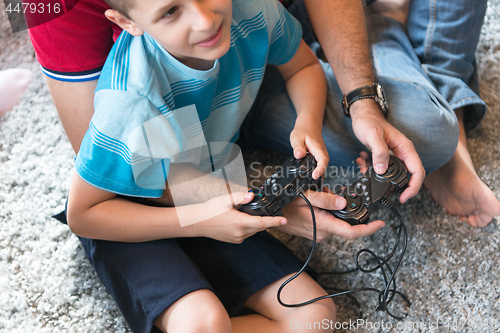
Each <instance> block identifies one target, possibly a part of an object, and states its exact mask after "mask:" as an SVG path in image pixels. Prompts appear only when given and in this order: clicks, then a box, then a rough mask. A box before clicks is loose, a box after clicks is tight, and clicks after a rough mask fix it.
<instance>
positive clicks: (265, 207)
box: [239, 153, 321, 216]
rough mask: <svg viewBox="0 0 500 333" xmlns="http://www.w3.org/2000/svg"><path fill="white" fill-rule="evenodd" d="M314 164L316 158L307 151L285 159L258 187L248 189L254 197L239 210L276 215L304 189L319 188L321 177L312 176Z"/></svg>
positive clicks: (253, 213)
mask: <svg viewBox="0 0 500 333" xmlns="http://www.w3.org/2000/svg"><path fill="white" fill-rule="evenodd" d="M316 165H317V163H316V159H315V158H314V157H313V156H312V155H311V154H309V153H308V154H307V155H306V156H305V157H303V158H300V159H296V158H294V157H291V158H289V159H287V160H286V161H285V163H283V165H282V166H281V167H280V168H279V169H278V171H277V172H276V173H274V174H273V175H272V176H271V177H269V178H268V179H267V180H266V181H265V182H264V183H263V184H262V185H261V186H260V187H257V188H254V189H252V190H250V191H252V192H253V193H254V198H253V199H252V201H250V202H249V203H247V204H243V205H241V207H240V209H239V210H240V211H242V212H244V213H247V214H250V215H259V216H275V215H277V214H278V213H279V212H281V210H282V209H283V208H284V207H285V206H286V205H288V204H289V203H290V202H292V201H293V200H294V199H295V198H296V197H298V196H299V194H300V193H301V192H302V191H304V190H305V189H307V188H311V189H313V190H318V189H319V187H320V184H321V178H318V179H313V178H312V173H313V170H314V169H315V168H316Z"/></svg>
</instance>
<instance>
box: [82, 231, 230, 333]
mask: <svg viewBox="0 0 500 333" xmlns="http://www.w3.org/2000/svg"><path fill="white" fill-rule="evenodd" d="M80 240H81V242H82V245H83V247H84V249H85V252H86V254H87V257H88V258H89V259H90V261H91V263H92V266H93V267H94V269H95V270H96V272H97V274H98V275H99V278H100V279H101V281H102V282H103V284H104V286H105V287H106V289H107V290H108V292H109V293H110V294H111V296H112V297H113V299H114V300H115V302H116V304H117V305H118V307H119V308H120V311H121V312H122V314H123V316H124V317H125V319H126V320H127V323H128V324H129V326H130V328H131V329H132V331H133V332H146V333H149V332H158V328H157V327H155V326H154V325H155V323H158V324H159V326H161V327H162V328H163V329H165V328H166V327H168V326H167V324H169V325H171V327H172V328H171V330H169V333H172V332H176V330H174V328H177V327H179V326H181V327H182V326H183V327H190V328H193V329H194V328H196V329H201V331H203V332H230V329H229V330H227V328H228V327H229V328H230V322H229V317H228V315H227V312H226V311H225V309H224V307H223V306H222V305H221V304H220V302H219V301H218V299H217V297H216V296H215V294H214V291H213V288H212V286H211V285H210V283H208V282H207V281H206V279H205V278H204V277H203V275H202V274H201V272H200V271H199V269H198V268H197V267H196V265H194V264H193V263H192V261H191V259H190V258H189V257H188V256H187V255H186V254H185V253H184V251H183V250H182V248H181V247H180V246H179V244H178V243H177V242H176V240H175V239H165V240H158V241H153V242H144V243H122V242H109V241H99V240H92V239H86V238H80ZM193 300H195V301H196V302H194V303H195V304H196V306H193ZM204 302H206V303H204ZM186 304H187V305H188V306H186ZM168 311H170V312H171V313H172V312H175V316H171V317H169V316H167V315H166V314H168V313H169V312H168ZM181 311H185V313H183V315H182V316H181V315H180V312H181ZM186 316H189V317H191V318H198V320H188V321H184V319H185V318H186ZM158 318H160V319H158ZM215 323H217V324H219V325H221V327H220V330H219V329H218V327H215V326H212V325H213V324H215ZM181 331H184V330H181Z"/></svg>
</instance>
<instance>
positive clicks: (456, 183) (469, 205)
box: [424, 117, 500, 227]
mask: <svg viewBox="0 0 500 333" xmlns="http://www.w3.org/2000/svg"><path fill="white" fill-rule="evenodd" d="M459 119H460V117H459ZM462 125H463V124H462V122H461V126H460V140H459V142H458V146H457V150H456V151H455V154H454V155H453V157H452V158H451V160H450V161H448V163H446V164H445V165H444V166H442V167H441V168H439V169H438V170H436V171H434V172H432V173H430V174H429V175H428V176H427V177H425V180H424V186H425V188H427V189H428V190H429V191H430V192H431V196H432V198H433V199H434V200H435V201H436V202H437V203H439V204H440V205H442V206H443V207H444V208H445V209H446V211H447V212H448V213H450V214H453V215H459V216H460V219H461V220H462V221H465V220H467V222H468V223H469V224H470V225H471V226H472V227H485V226H487V225H488V223H490V222H491V220H492V218H493V217H494V216H500V202H499V201H498V199H497V198H496V196H495V193H493V191H491V190H490V188H489V187H488V186H487V185H486V184H485V183H483V181H482V180H481V179H480V178H479V176H478V175H477V173H476V171H475V169H474V165H473V163H472V159H471V157H470V154H469V151H468V149H467V143H466V138H465V132H464V131H463V126H462Z"/></svg>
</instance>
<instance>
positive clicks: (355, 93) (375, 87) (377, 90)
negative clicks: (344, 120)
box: [342, 83, 387, 117]
mask: <svg viewBox="0 0 500 333" xmlns="http://www.w3.org/2000/svg"><path fill="white" fill-rule="evenodd" d="M365 98H373V99H374V100H375V102H377V104H378V105H379V107H380V110H382V113H383V114H384V116H385V115H386V114H387V100H386V98H385V93H384V88H382V85H381V84H380V83H374V84H372V85H371V86H365V87H361V88H357V89H354V90H352V91H350V92H349V93H347V94H345V95H344V98H343V99H342V110H343V111H344V115H345V116H346V117H351V112H350V106H351V104H352V103H354V102H356V101H359V100H360V99H365Z"/></svg>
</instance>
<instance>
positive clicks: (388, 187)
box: [330, 156, 408, 225]
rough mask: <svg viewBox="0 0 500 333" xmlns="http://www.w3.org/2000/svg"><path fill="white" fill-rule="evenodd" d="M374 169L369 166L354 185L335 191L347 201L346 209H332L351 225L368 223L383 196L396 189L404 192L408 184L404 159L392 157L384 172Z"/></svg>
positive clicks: (336, 215)
mask: <svg viewBox="0 0 500 333" xmlns="http://www.w3.org/2000/svg"><path fill="white" fill-rule="evenodd" d="M372 170H373V169H372V168H371V167H370V166H369V168H368V171H367V172H366V173H365V174H364V175H363V176H362V177H361V178H360V179H359V180H358V181H356V182H355V183H354V184H353V185H352V186H349V187H347V188H346V187H344V188H342V189H340V190H339V191H337V192H335V194H337V195H340V196H342V197H344V198H345V199H346V201H347V204H346V207H345V208H344V209H341V210H332V211H330V212H331V213H332V214H333V215H334V216H335V217H337V218H339V219H341V220H344V221H346V222H348V223H350V224H351V225H356V224H364V223H367V222H368V219H369V216H370V214H371V213H372V212H373V211H374V210H375V208H376V207H377V206H378V205H379V204H380V203H381V201H382V199H383V198H387V197H389V196H390V195H391V194H392V193H394V192H395V191H397V192H403V191H404V189H405V188H406V187H407V186H408V171H407V170H406V167H405V165H404V163H403V161H401V160H400V159H398V158H397V157H395V156H391V157H390V160H389V166H388V168H387V171H386V172H385V173H384V174H381V175H379V174H377V173H376V172H371V171H372Z"/></svg>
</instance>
